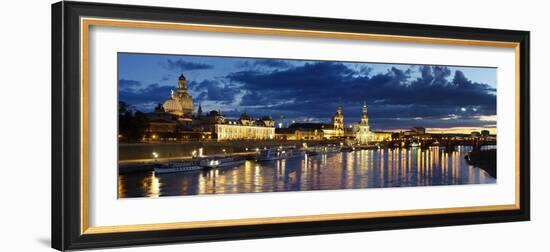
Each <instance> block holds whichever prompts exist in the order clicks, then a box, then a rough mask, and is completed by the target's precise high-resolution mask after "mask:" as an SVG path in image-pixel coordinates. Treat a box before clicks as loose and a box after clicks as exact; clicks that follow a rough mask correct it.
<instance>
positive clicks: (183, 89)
mask: <svg viewBox="0 0 550 252" xmlns="http://www.w3.org/2000/svg"><path fill="white" fill-rule="evenodd" d="M162 107H163V109H164V111H165V112H166V113H170V114H173V115H177V116H184V117H191V114H192V113H193V97H192V96H190V95H189V93H188V92H187V79H185V76H184V75H183V74H181V75H180V77H179V78H178V89H177V90H176V92H174V91H173V90H172V91H171V93H170V99H168V100H166V101H164V103H163V104H162Z"/></svg>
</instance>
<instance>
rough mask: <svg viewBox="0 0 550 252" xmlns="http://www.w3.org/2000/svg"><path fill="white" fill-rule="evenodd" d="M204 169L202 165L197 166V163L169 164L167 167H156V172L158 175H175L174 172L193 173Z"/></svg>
mask: <svg viewBox="0 0 550 252" xmlns="http://www.w3.org/2000/svg"><path fill="white" fill-rule="evenodd" d="M202 169H203V167H202V166H200V165H197V164H196V163H195V164H194V163H190V162H185V163H169V164H168V165H167V166H165V167H156V168H155V170H154V172H155V173H156V174H161V173H174V172H191V171H199V170H202Z"/></svg>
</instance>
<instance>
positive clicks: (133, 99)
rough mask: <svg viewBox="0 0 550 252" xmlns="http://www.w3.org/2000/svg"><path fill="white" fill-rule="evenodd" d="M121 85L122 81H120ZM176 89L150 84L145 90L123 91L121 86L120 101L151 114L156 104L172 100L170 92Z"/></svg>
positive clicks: (119, 91)
mask: <svg viewBox="0 0 550 252" xmlns="http://www.w3.org/2000/svg"><path fill="white" fill-rule="evenodd" d="M119 83H120V80H119ZM171 89H174V87H170V86H160V85H159V84H158V83H153V84H149V85H147V86H146V87H143V88H134V89H123V88H121V85H120V84H119V90H118V99H119V100H120V101H124V102H127V103H129V104H132V105H134V106H135V107H136V108H137V109H138V110H141V111H144V112H149V111H150V110H152V109H153V108H154V107H155V106H156V104H158V103H163V102H164V100H166V99H168V98H170V90H171Z"/></svg>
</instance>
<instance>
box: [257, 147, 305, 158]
mask: <svg viewBox="0 0 550 252" xmlns="http://www.w3.org/2000/svg"><path fill="white" fill-rule="evenodd" d="M304 155H305V152H304V151H303V150H300V149H267V150H262V151H260V153H258V156H257V157H256V161H270V160H279V159H288V158H297V157H303V156H304Z"/></svg>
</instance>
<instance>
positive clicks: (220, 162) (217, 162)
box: [200, 157, 246, 168]
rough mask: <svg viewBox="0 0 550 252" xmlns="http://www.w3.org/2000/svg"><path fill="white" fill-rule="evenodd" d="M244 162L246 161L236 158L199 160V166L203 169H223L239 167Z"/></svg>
mask: <svg viewBox="0 0 550 252" xmlns="http://www.w3.org/2000/svg"><path fill="white" fill-rule="evenodd" d="M245 162H246V160H244V159H242V158H237V157H226V158H207V159H203V160H201V162H200V165H201V166H202V167H205V168H223V167H230V166H237V165H241V164H244V163H245Z"/></svg>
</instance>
